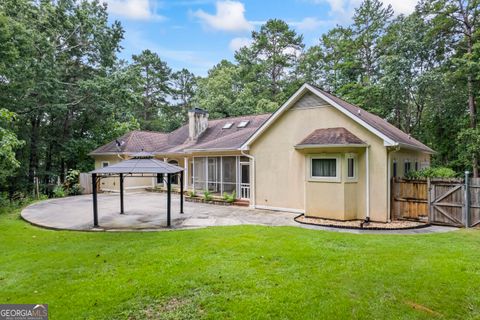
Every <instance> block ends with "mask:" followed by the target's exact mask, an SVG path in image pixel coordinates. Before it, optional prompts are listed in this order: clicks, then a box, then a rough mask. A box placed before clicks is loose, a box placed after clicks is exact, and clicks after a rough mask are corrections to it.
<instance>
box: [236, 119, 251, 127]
mask: <svg viewBox="0 0 480 320" xmlns="http://www.w3.org/2000/svg"><path fill="white" fill-rule="evenodd" d="M249 122H250V120H245V121H242V122H240V123H239V124H238V126H237V128H245V127H246V126H247V125H248V123H249Z"/></svg>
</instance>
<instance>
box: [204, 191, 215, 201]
mask: <svg viewBox="0 0 480 320" xmlns="http://www.w3.org/2000/svg"><path fill="white" fill-rule="evenodd" d="M203 197H204V198H205V201H212V199H213V197H212V194H211V193H210V191H208V190H205V191H204V192H203Z"/></svg>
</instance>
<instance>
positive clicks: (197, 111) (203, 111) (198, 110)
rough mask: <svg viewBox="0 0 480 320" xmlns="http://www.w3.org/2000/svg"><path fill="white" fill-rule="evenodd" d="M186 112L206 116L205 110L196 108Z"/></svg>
mask: <svg viewBox="0 0 480 320" xmlns="http://www.w3.org/2000/svg"><path fill="white" fill-rule="evenodd" d="M188 112H193V113H202V114H208V111H207V110H203V109H200V108H197V107H195V108H193V109H191V110H188Z"/></svg>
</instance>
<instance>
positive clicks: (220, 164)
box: [91, 84, 433, 222]
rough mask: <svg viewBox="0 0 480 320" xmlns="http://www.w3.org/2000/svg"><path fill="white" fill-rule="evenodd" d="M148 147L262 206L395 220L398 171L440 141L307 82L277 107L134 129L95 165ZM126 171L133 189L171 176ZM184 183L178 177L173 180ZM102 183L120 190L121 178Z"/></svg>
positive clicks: (417, 165)
mask: <svg viewBox="0 0 480 320" xmlns="http://www.w3.org/2000/svg"><path fill="white" fill-rule="evenodd" d="M139 151H148V152H152V153H154V154H155V156H156V157H157V158H159V159H163V160H164V161H167V162H170V163H174V164H177V165H179V166H182V167H184V169H185V174H186V177H187V178H186V179H185V181H184V183H185V186H184V187H185V188H186V189H187V190H195V191H196V192H197V193H202V192H203V191H204V190H209V191H210V192H212V193H217V194H223V193H224V192H228V193H231V192H235V193H236V195H237V198H240V199H244V200H248V201H249V203H250V206H251V207H253V208H258V209H271V210H285V211H290V212H296V213H304V214H305V215H306V216H314V217H322V218H330V219H338V220H351V219H365V218H367V217H368V218H370V219H371V220H373V221H382V222H386V221H389V220H390V196H389V195H390V181H391V178H392V177H393V176H403V175H405V174H406V172H408V171H409V170H420V169H421V168H425V167H428V166H429V164H430V155H431V154H432V153H433V150H432V149H430V148H429V147H427V146H425V145H424V144H422V143H421V142H419V141H418V140H416V139H414V138H413V137H411V136H409V135H408V134H406V133H404V132H402V131H401V130H399V129H398V128H396V127H394V126H393V125H391V124H389V123H388V122H387V121H386V120H384V119H382V118H380V117H378V116H375V115H373V114H371V113H369V112H367V111H365V110H363V109H361V108H359V107H357V106H354V105H352V104H349V103H347V102H345V101H343V100H341V99H339V98H338V97H335V96H333V95H331V94H329V93H327V92H325V91H322V90H320V89H319V88H317V87H315V86H312V85H309V84H305V85H303V86H302V87H301V88H300V89H298V90H297V92H296V93H295V94H294V95H293V96H292V97H290V99H289V100H288V101H286V102H285V103H284V104H283V105H282V106H281V107H280V108H279V109H278V110H277V111H276V112H274V113H273V114H264V115H253V116H242V117H235V118H225V119H218V120H209V119H208V113H207V112H205V111H203V110H201V109H194V110H191V111H190V112H189V122H188V124H186V125H185V126H183V127H181V128H179V129H177V130H175V131H173V132H171V133H159V132H145V131H134V132H130V133H128V134H126V135H124V136H123V137H120V138H118V139H117V140H116V141H112V142H110V143H108V144H106V145H104V146H102V147H100V148H98V149H96V150H95V151H93V152H92V153H91V155H92V156H93V157H94V159H95V167H96V168H99V167H102V166H106V165H111V164H113V163H116V162H118V161H122V160H123V159H127V158H129V156H131V155H132V154H133V153H136V152H139ZM163 183H164V182H163V179H160V178H159V179H158V180H157V179H152V178H138V177H135V178H127V179H126V180H125V186H126V189H134V188H146V187H152V186H158V185H163ZM174 184H178V181H174ZM100 187H101V189H103V190H105V191H116V190H118V181H117V180H115V179H114V178H109V179H104V180H102V185H101V186H100Z"/></svg>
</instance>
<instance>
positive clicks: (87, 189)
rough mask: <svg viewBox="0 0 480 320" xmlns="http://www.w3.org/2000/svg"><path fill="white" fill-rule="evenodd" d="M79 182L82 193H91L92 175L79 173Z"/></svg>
mask: <svg viewBox="0 0 480 320" xmlns="http://www.w3.org/2000/svg"><path fill="white" fill-rule="evenodd" d="M79 183H80V185H81V186H82V193H83V194H90V193H92V175H91V174H89V173H80V176H79Z"/></svg>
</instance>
